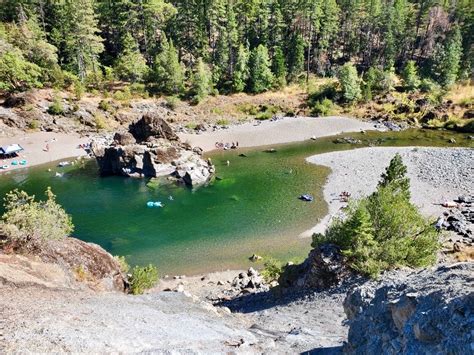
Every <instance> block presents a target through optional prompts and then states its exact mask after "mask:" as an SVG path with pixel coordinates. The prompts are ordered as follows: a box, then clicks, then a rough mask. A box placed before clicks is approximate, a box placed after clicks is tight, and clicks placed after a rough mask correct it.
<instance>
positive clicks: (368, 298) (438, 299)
mask: <svg viewBox="0 0 474 355" xmlns="http://www.w3.org/2000/svg"><path fill="white" fill-rule="evenodd" d="M473 275H474V263H472V262H467V263H458V264H454V265H451V266H440V267H438V268H437V269H435V270H425V271H422V272H411V273H408V272H403V271H397V272H392V273H390V274H386V275H384V276H383V280H382V281H378V282H377V281H372V282H368V283H366V284H364V285H361V286H358V287H356V288H355V289H353V290H352V291H350V292H349V293H348V294H347V297H346V299H345V301H344V311H345V313H346V315H347V317H348V319H349V326H350V328H349V338H348V342H347V344H346V345H345V346H344V352H345V353H346V354H378V353H381V352H383V353H384V354H472V350H473V344H474V338H473V337H474V334H473V329H474V283H473ZM382 349H383V350H382Z"/></svg>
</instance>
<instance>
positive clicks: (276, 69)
mask: <svg viewBox="0 0 474 355" xmlns="http://www.w3.org/2000/svg"><path fill="white" fill-rule="evenodd" d="M272 71H273V75H274V77H275V85H274V86H275V87H276V88H282V87H284V86H285V85H286V74H287V73H286V65H285V56H284V54H283V50H282V49H281V47H275V50H274V53H273V60H272Z"/></svg>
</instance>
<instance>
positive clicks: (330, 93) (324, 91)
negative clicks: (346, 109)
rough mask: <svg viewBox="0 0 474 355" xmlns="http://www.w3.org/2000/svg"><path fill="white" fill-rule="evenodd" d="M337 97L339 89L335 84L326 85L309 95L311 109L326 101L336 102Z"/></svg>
mask: <svg viewBox="0 0 474 355" xmlns="http://www.w3.org/2000/svg"><path fill="white" fill-rule="evenodd" d="M336 97H337V89H336V85H335V83H330V84H325V85H322V86H320V87H319V88H318V89H317V90H316V91H314V92H313V93H311V94H310V95H309V98H308V104H309V106H310V107H313V106H314V105H315V104H316V103H317V102H320V101H322V100H324V99H328V100H331V101H334V100H336Z"/></svg>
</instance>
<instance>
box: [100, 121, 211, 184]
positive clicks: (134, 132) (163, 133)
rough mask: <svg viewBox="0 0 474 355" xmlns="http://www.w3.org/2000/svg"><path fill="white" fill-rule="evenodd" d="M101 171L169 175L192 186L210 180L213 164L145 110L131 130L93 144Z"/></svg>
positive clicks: (120, 173) (163, 122) (121, 174)
mask: <svg viewBox="0 0 474 355" xmlns="http://www.w3.org/2000/svg"><path fill="white" fill-rule="evenodd" d="M92 152H93V153H94V155H95V157H96V159H97V162H98V163H99V169H100V173H101V175H120V176H130V177H159V176H169V177H170V178H174V179H176V180H177V181H180V182H183V183H185V184H186V185H189V186H196V185H201V184H205V183H207V182H208V181H209V180H210V179H211V177H212V176H213V174H214V166H213V165H212V163H211V162H210V161H205V160H204V159H203V158H202V157H201V153H202V151H201V150H200V149H196V148H195V149H192V147H191V146H190V145H189V144H186V143H183V142H181V141H180V140H179V138H178V136H177V135H176V133H175V132H174V131H173V129H172V128H171V126H170V125H168V123H167V122H166V121H165V120H164V119H162V118H160V117H158V116H157V115H154V114H144V115H143V117H142V118H141V119H139V120H138V121H136V122H134V123H132V124H131V125H130V127H129V131H128V132H117V133H116V134H115V136H114V140H113V142H112V143H110V144H109V145H104V144H101V143H98V142H94V143H93V144H92Z"/></svg>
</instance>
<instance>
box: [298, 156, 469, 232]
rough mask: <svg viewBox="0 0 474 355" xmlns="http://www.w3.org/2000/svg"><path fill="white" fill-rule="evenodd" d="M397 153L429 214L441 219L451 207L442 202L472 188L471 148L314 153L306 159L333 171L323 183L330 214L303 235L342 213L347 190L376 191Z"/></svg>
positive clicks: (414, 195) (416, 201)
mask: <svg viewBox="0 0 474 355" xmlns="http://www.w3.org/2000/svg"><path fill="white" fill-rule="evenodd" d="M396 153H399V154H401V156H402V158H403V162H404V163H405V164H406V165H407V168H408V177H409V178H410V180H411V181H410V182H411V187H410V188H411V192H412V194H411V195H412V202H413V203H414V204H415V205H417V206H418V207H419V208H420V211H421V212H422V213H423V214H424V215H425V216H427V217H431V218H432V219H433V220H436V219H437V218H438V217H439V216H441V215H442V214H443V212H445V211H446V208H445V207H443V206H442V204H443V203H444V202H446V201H452V200H453V199H457V198H458V197H459V196H461V195H466V194H469V193H470V192H472V187H473V186H474V168H473V165H472V162H473V161H474V149H472V148H471V149H470V148H420V147H404V148H396V147H390V148H389V147H369V148H361V149H355V150H351V151H340V152H331V153H325V154H319V155H315V156H312V157H309V158H308V159H307V160H308V161H309V162H310V163H313V164H318V165H325V166H328V167H330V168H331V170H332V172H331V175H330V176H329V178H328V181H327V183H326V185H325V187H324V198H325V200H326V201H327V203H328V205H329V214H328V216H326V217H325V218H324V219H323V220H322V221H321V222H320V223H319V224H318V225H317V226H316V227H314V228H313V229H311V230H310V231H307V232H305V233H303V234H302V236H304V237H309V236H311V235H312V234H313V233H316V232H323V231H324V229H325V228H326V226H327V225H328V223H329V222H330V218H331V216H334V215H337V214H338V212H339V211H340V210H341V208H342V207H344V206H345V205H346V204H347V203H346V202H342V201H341V199H340V198H339V195H340V193H341V192H342V191H348V192H350V193H351V196H352V198H360V197H363V196H366V195H368V194H370V193H372V192H373V191H374V190H375V188H376V185H377V182H378V180H379V179H380V175H381V173H382V172H383V171H384V169H385V167H386V166H388V163H389V161H390V159H391V158H393V156H394V155H395V154H396Z"/></svg>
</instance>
